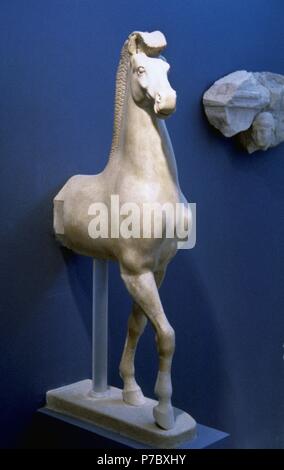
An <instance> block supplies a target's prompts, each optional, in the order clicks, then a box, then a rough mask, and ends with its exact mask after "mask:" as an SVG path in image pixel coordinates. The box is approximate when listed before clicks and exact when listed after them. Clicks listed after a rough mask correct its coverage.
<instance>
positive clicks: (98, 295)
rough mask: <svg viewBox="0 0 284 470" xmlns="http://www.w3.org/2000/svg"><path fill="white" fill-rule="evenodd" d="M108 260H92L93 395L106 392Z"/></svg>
mask: <svg viewBox="0 0 284 470" xmlns="http://www.w3.org/2000/svg"><path fill="white" fill-rule="evenodd" d="M107 356H108V262H107V260H104V259H94V261H93V357H92V359H93V364H92V379H93V395H95V396H96V395H104V394H106V393H107V390H108V385H107V361H108V357H107Z"/></svg>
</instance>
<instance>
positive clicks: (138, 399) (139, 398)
mask: <svg viewBox="0 0 284 470" xmlns="http://www.w3.org/2000/svg"><path fill="white" fill-rule="evenodd" d="M122 398H123V401H124V402H125V403H127V404H128V405H133V406H141V405H144V403H145V397H144V395H143V393H142V390H141V388H140V387H137V388H135V389H132V390H123V391H122Z"/></svg>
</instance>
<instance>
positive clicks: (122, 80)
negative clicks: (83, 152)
mask: <svg viewBox="0 0 284 470" xmlns="http://www.w3.org/2000/svg"><path fill="white" fill-rule="evenodd" d="M127 46H128V40H127V41H125V43H124V45H123V47H122V50H121V54H120V61H119V65H118V68H117V73H116V87H115V100H114V125H113V136H112V144H111V151H110V158H111V157H112V155H113V154H114V153H115V152H116V151H117V149H118V146H119V137H120V130H121V125H122V118H123V105H124V100H125V96H126V91H127V83H128V71H129V52H128V47H127Z"/></svg>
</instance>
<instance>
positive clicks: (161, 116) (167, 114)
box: [156, 110, 174, 119]
mask: <svg viewBox="0 0 284 470" xmlns="http://www.w3.org/2000/svg"><path fill="white" fill-rule="evenodd" d="M173 112H174V110H173V111H168V112H165V111H160V110H159V111H157V112H156V114H157V116H158V117H160V118H162V119H165V118H167V117H169V116H170V115H171V114H172V113H173Z"/></svg>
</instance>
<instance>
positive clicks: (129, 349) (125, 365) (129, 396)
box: [119, 302, 147, 406]
mask: <svg viewBox="0 0 284 470" xmlns="http://www.w3.org/2000/svg"><path fill="white" fill-rule="evenodd" d="M146 323H147V318H146V317H145V314H144V312H143V310H142V309H141V307H140V306H139V305H138V304H137V303H136V302H134V303H133V308H132V312H131V314H130V317H129V320H128V331H127V336H126V340H125V345H124V349H123V353H122V358H121V361H120V366H119V373H120V377H121V378H122V380H123V392H122V396H123V400H124V401H125V402H126V403H128V404H129V405H136V406H139V405H142V404H143V403H144V402H145V398H144V395H143V393H142V391H141V388H140V387H139V385H138V384H137V382H136V380H135V375H134V374H135V367H134V358H135V352H136V347H137V343H138V340H139V338H140V336H141V334H142V333H143V331H144V328H145V326H146Z"/></svg>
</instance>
